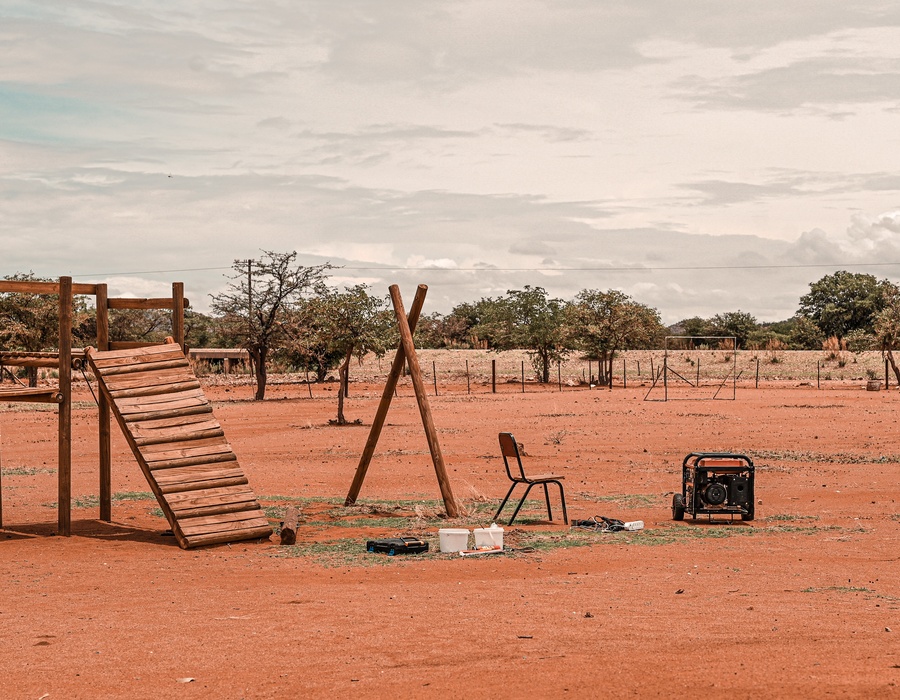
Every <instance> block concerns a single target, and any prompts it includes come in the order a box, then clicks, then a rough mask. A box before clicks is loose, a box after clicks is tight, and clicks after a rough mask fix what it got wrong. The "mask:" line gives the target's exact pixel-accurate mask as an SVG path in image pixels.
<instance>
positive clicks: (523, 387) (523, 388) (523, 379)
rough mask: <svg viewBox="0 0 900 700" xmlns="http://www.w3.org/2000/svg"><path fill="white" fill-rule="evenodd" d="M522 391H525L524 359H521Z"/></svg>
mask: <svg viewBox="0 0 900 700" xmlns="http://www.w3.org/2000/svg"><path fill="white" fill-rule="evenodd" d="M522 393H523V394H524V393H525V361H524V360H523V361H522Z"/></svg>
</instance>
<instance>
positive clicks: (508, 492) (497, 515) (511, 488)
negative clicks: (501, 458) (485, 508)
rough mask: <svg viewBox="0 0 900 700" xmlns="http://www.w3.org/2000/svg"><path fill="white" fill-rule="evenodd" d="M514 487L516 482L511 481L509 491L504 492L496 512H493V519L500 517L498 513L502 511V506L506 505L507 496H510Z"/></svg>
mask: <svg viewBox="0 0 900 700" xmlns="http://www.w3.org/2000/svg"><path fill="white" fill-rule="evenodd" d="M514 488H516V482H515V481H514V482H513V485H512V486H510V487H509V491H507V492H506V496H505V497H504V498H503V501H502V502H501V503H500V507H499V508H498V509H497V512H496V513H494V518H493V519H494V520H497V518H499V517H500V513H502V512H503V506H505V505H506V502H507V501H508V500H509V497H510V496H512V492H513V489H514Z"/></svg>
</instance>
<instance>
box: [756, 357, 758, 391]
mask: <svg viewBox="0 0 900 700" xmlns="http://www.w3.org/2000/svg"><path fill="white" fill-rule="evenodd" d="M756 388H757V389H759V358H758V357H757V358H756Z"/></svg>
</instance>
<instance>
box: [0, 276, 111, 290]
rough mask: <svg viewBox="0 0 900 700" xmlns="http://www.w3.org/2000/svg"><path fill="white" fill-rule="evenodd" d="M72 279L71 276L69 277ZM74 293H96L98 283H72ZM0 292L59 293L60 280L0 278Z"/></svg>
mask: <svg viewBox="0 0 900 700" xmlns="http://www.w3.org/2000/svg"><path fill="white" fill-rule="evenodd" d="M69 279H70V280H71V279H72V278H71V277H70V278H69ZM71 287H72V294H96V293H97V285H96V284H72V285H71ZM0 292H15V293H18V294H59V282H38V281H31V280H0Z"/></svg>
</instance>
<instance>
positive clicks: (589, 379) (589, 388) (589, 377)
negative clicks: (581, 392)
mask: <svg viewBox="0 0 900 700" xmlns="http://www.w3.org/2000/svg"><path fill="white" fill-rule="evenodd" d="M593 383H594V375H593V374H591V361H590V359H588V391H590V390H591V389H592V386H591V385H592V384H593Z"/></svg>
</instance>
